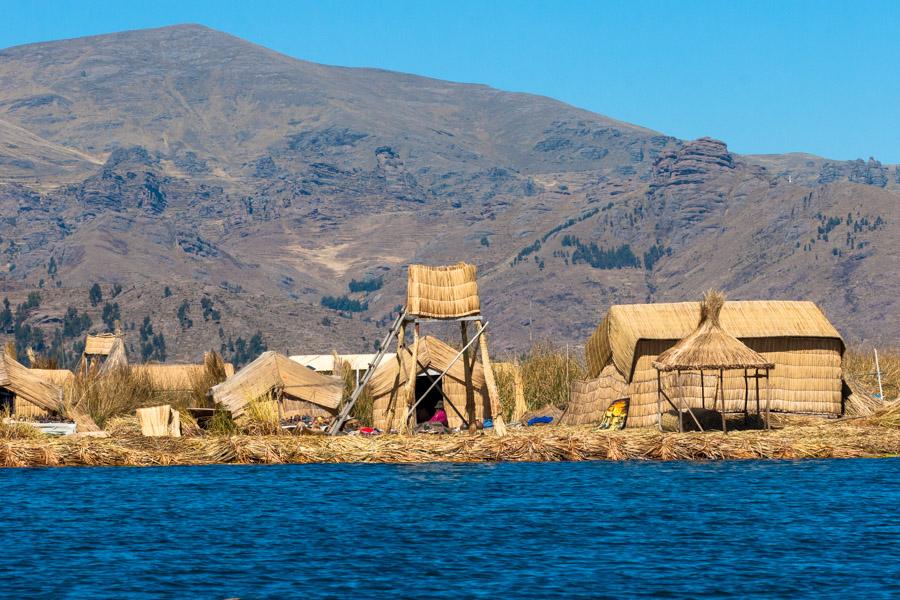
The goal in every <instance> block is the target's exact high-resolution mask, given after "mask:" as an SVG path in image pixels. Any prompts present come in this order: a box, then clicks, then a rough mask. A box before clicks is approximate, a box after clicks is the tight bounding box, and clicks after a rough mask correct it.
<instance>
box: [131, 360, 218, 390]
mask: <svg viewBox="0 0 900 600" xmlns="http://www.w3.org/2000/svg"><path fill="white" fill-rule="evenodd" d="M131 372H132V373H133V374H135V375H137V376H139V377H146V378H147V380H148V383H149V384H150V387H151V388H152V390H153V393H154V394H157V395H160V396H163V397H165V396H176V395H179V394H185V393H192V392H197V393H205V391H206V390H202V389H200V388H201V387H204V386H209V385H212V384H211V383H209V382H210V381H212V383H216V382H217V381H216V380H218V382H221V381H224V380H225V379H227V378H228V377H231V376H232V375H234V365H232V364H231V363H226V362H224V361H223V360H222V358H221V357H220V356H219V355H218V353H216V352H208V353H207V354H206V356H205V357H204V362H203V363H202V364H156V363H151V364H143V365H132V366H131Z"/></svg>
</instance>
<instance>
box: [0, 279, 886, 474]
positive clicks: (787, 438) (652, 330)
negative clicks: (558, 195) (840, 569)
mask: <svg viewBox="0 0 900 600" xmlns="http://www.w3.org/2000/svg"><path fill="white" fill-rule="evenodd" d="M481 306H482V304H481V302H480V298H479V294H478V285H477V272H476V268H475V267H474V266H473V265H467V264H465V263H459V264H456V265H451V266H445V267H427V266H423V265H411V266H410V268H409V273H408V285H407V298H406V304H405V305H403V307H402V309H401V310H400V311H399V312H398V313H397V315H396V319H395V320H394V323H393V326H392V327H391V328H390V330H389V331H388V332H387V333H386V335H385V337H384V340H383V341H382V343H381V344H380V345H379V351H378V352H377V353H375V354H370V355H344V356H341V355H338V354H337V353H336V352H335V353H332V354H331V355H327V354H308V355H296V356H290V357H289V356H285V355H282V354H279V353H277V352H272V351H267V352H264V353H263V354H261V355H260V356H259V357H258V358H256V359H255V360H253V361H252V362H250V363H249V364H247V365H246V366H244V367H243V368H241V369H240V370H238V371H235V369H234V368H233V366H232V365H230V364H228V363H226V362H224V361H223V359H222V357H220V356H219V355H218V354H217V353H215V352H207V353H205V354H204V359H203V362H202V363H201V364H193V365H154V364H149V365H146V364H145V365H136V364H130V363H129V361H128V356H127V354H126V345H125V343H124V334H123V333H122V332H121V331H119V330H117V331H116V332H114V333H106V334H96V335H90V336H88V339H87V340H86V342H85V351H84V356H83V358H82V360H81V363H80V365H79V368H78V369H77V371H76V372H74V373H73V372H70V371H65V370H61V369H56V368H55V365H53V364H50V363H49V361H47V360H46V359H43V360H42V359H41V357H37V356H35V355H34V353H31V352H29V353H28V354H29V356H28V362H29V363H30V367H32V368H29V367H26V366H25V365H24V364H22V363H20V362H19V361H18V360H17V358H16V356H15V355H14V351H13V350H11V349H7V351H5V352H4V353H3V355H2V357H0V411H2V412H4V413H5V416H3V418H2V419H0V465H3V466H48V465H136V466H139V465H181V464H184V465H196V464H218V463H310V462H326V463H332V462H377V463H410V462H485V461H559V460H625V459H635V460H674V459H685V460H708V459H750V458H813V457H815V458H825V457H875V456H896V455H900V404H898V403H897V402H896V401H895V402H893V403H890V402H886V401H885V398H886V397H890V398H896V397H897V395H898V392H900V387H898V382H900V353H897V352H888V353H887V354H885V353H882V359H881V362H880V363H879V362H878V359H877V355H874V354H873V355H872V358H874V359H875V360H874V364H873V361H872V360H870V357H869V353H861V352H859V351H852V350H851V351H848V350H847V348H846V346H845V344H844V341H843V339H842V338H841V336H840V334H839V333H838V331H837V330H836V329H835V327H834V326H833V325H832V324H831V323H830V322H829V321H828V319H827V318H826V316H825V314H824V313H823V312H822V311H821V309H820V308H819V307H818V306H816V305H815V304H814V303H812V302H787V301H737V302H729V301H726V299H725V296H724V294H722V293H721V292H716V291H712V290H711V291H709V292H707V293H706V295H705V296H704V298H703V300H702V301H701V302H682V303H676V304H638V305H618V306H612V307H610V309H609V311H608V313H607V314H606V316H605V318H604V319H603V321H602V322H601V323H600V325H599V326H598V327H597V329H596V330H595V331H594V333H593V334H592V335H591V336H590V339H589V340H588V341H587V344H586V345H585V356H584V360H583V361H582V360H581V359H580V358H579V357H576V356H570V355H569V353H568V351H565V352H563V351H562V350H561V349H560V348H559V347H557V346H554V345H553V344H552V343H546V342H544V343H538V344H536V345H535V346H534V347H532V348H531V349H530V350H529V351H528V352H526V353H524V354H520V355H518V356H510V357H505V358H504V360H501V361H499V362H497V361H494V360H492V358H491V355H490V352H489V343H488V333H487V329H488V325H489V321H488V320H487V319H485V318H484V316H483V315H482V313H481ZM432 326H436V328H438V329H441V328H443V329H442V331H443V332H444V333H446V331H447V330H448V328H449V329H450V330H452V329H455V330H456V332H457V335H458V336H459V337H458V338H457V339H456V340H453V339H452V337H444V339H439V338H438V337H437V336H436V335H434V334H433V333H432V332H429V333H427V334H426V333H425V331H422V330H423V329H424V328H428V327H432ZM36 367H42V368H36ZM42 431H44V432H52V433H54V434H59V433H69V434H72V435H65V436H62V437H51V436H49V435H45V434H44V433H42ZM73 432H74V433H73Z"/></svg>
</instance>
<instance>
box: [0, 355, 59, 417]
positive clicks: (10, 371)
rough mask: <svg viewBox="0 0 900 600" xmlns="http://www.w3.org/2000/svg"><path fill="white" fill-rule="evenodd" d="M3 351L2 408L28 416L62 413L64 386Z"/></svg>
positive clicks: (0, 362)
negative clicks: (52, 381)
mask: <svg viewBox="0 0 900 600" xmlns="http://www.w3.org/2000/svg"><path fill="white" fill-rule="evenodd" d="M0 354H2V358H0V411H3V412H7V413H9V414H13V415H18V416H24V417H32V416H38V415H44V414H48V413H59V412H61V410H62V405H63V390H62V387H61V386H60V385H57V384H55V383H51V382H50V381H49V380H48V379H47V378H46V376H41V375H40V374H38V373H35V372H34V371H33V370H31V369H28V368H27V367H25V366H24V365H22V364H21V363H19V362H18V361H17V360H16V359H14V358H13V357H12V356H10V355H9V354H7V353H6V352H2V353H0Z"/></svg>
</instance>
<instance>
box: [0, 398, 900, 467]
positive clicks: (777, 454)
mask: <svg viewBox="0 0 900 600" xmlns="http://www.w3.org/2000/svg"><path fill="white" fill-rule="evenodd" d="M892 414H893V417H892V419H893V421H889V422H894V423H900V408H895V412H894V413H892ZM882 417H883V415H882ZM871 419H875V417H873V418H871ZM891 455H900V428H897V427H885V426H881V425H878V424H876V421H873V420H862V419H857V420H850V421H845V422H827V423H821V422H820V423H818V424H814V425H799V426H788V427H785V428H783V429H777V430H773V431H736V432H733V433H729V434H727V435H725V434H721V433H710V432H707V433H660V432H657V431H655V430H647V429H642V430H627V431H617V432H605V431H599V430H597V429H595V428H593V427H586V426H579V427H545V428H534V429H532V428H529V429H519V430H511V431H510V434H509V435H508V436H505V437H502V438H500V437H497V436H493V435H470V434H465V433H463V434H456V435H446V436H429V435H419V436H399V435H385V436H378V437H373V438H366V437H360V436H338V437H329V436H320V435H298V436H284V435H280V436H243V435H237V436H205V437H194V438H143V437H137V436H128V437H122V438H101V439H67V438H41V439H33V438H31V439H0V465H2V466H8V467H12V466H53V465H129V466H154V465H203V464H219V463H267V464H268V463H346V462H359V463H423V462H497V461H545V462H549V461H566V460H629V459H630V460H721V459H797V458H857V457H877V456H891Z"/></svg>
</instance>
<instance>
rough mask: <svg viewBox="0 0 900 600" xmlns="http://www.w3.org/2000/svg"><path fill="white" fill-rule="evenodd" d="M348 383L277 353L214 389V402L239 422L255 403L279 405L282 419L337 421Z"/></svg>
mask: <svg viewBox="0 0 900 600" xmlns="http://www.w3.org/2000/svg"><path fill="white" fill-rule="evenodd" d="M343 392H344V382H343V381H341V380H340V379H338V378H336V377H330V376H328V375H322V374H321V373H316V372H315V371H313V370H312V369H309V368H307V367H304V366H303V365H301V364H298V363H296V362H294V361H292V360H291V359H289V358H288V357H287V356H284V355H282V354H278V353H277V352H272V351H269V352H263V353H262V354H260V355H259V357H258V358H257V359H256V360H254V361H253V362H251V363H249V364H247V365H246V366H244V367H243V368H242V369H240V370H239V371H238V372H237V373H235V374H234V375H233V376H231V377H229V378H228V379H226V380H225V381H224V382H222V383H220V384H218V385H216V386H214V387H213V388H212V395H213V400H214V401H215V402H216V403H217V404H221V405H222V406H223V407H224V408H225V409H226V410H228V411H229V412H230V413H231V416H232V417H233V418H235V419H238V418H240V417H241V416H243V415H244V413H245V411H246V408H247V405H248V404H249V403H250V402H252V401H258V400H263V401H275V402H276V403H277V405H278V413H279V417H281V418H290V417H295V416H302V415H309V416H313V417H315V416H324V417H329V418H330V417H333V416H335V415H336V414H337V409H338V407H339V406H340V404H341V397H342V396H343Z"/></svg>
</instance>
